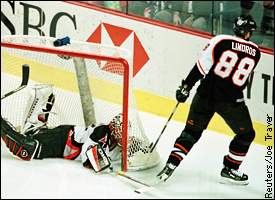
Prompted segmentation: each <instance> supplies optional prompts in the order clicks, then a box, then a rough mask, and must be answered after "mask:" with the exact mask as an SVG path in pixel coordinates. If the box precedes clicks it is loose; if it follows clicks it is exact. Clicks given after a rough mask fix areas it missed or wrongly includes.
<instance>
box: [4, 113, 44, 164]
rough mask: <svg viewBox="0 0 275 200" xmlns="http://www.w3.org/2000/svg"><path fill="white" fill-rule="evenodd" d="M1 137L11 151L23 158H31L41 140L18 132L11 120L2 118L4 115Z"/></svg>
mask: <svg viewBox="0 0 275 200" xmlns="http://www.w3.org/2000/svg"><path fill="white" fill-rule="evenodd" d="M1 138H2V139H3V141H4V142H5V143H6V146H7V147H8V148H9V150H10V152H11V153H12V154H13V155H14V156H16V157H18V158H20V159H22V160H27V161H29V160H31V159H32V158H33V157H34V155H35V153H36V151H37V149H38V147H39V142H38V141H37V140H34V139H33V138H32V137H29V136H25V135H22V134H20V133H18V132H17V131H16V130H15V129H14V128H13V126H12V125H11V124H9V122H7V121H6V120H4V119H3V118H2V116H1Z"/></svg>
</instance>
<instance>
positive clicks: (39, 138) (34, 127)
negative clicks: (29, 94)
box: [1, 84, 122, 172]
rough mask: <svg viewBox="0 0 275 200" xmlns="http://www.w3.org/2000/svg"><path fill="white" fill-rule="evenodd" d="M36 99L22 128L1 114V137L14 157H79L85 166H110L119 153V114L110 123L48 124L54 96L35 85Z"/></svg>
mask: <svg viewBox="0 0 275 200" xmlns="http://www.w3.org/2000/svg"><path fill="white" fill-rule="evenodd" d="M35 92H36V94H35V99H34V100H33V102H34V103H33V104H32V106H31V108H30V110H31V111H32V113H31V114H30V116H29V117H28V118H27V120H26V123H25V125H24V127H23V129H22V131H21V132H19V131H17V130H16V128H15V127H14V126H13V125H12V124H11V123H9V122H8V121H7V120H6V119H4V118H3V117H2V115H1V138H2V139H3V141H4V142H5V144H6V146H7V147H8V149H9V151H10V152H11V153H12V155H14V156H15V157H17V158H20V159H22V160H27V161H30V160H32V159H44V158H64V159H69V160H81V161H82V164H83V166H84V167H87V168H91V169H93V170H94V171H95V172H99V171H102V170H105V169H109V168H111V167H112V163H111V162H112V161H117V160H119V158H120V155H121V144H120V141H121V132H122V115H121V114H118V115H116V116H114V118H113V119H112V120H111V121H110V123H109V124H99V125H97V126H95V125H91V126H88V127H87V128H85V127H80V126H76V125H66V124H64V125H59V126H57V127H54V128H48V127H47V120H48V117H49V113H50V111H51V109H52V106H53V104H54V99H55V96H54V94H53V93H52V87H50V86H49V85H44V84H41V85H36V86H35Z"/></svg>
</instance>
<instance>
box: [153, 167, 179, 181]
mask: <svg viewBox="0 0 275 200" xmlns="http://www.w3.org/2000/svg"><path fill="white" fill-rule="evenodd" d="M175 169H176V166H175V165H173V164H172V163H166V165H165V167H164V168H163V169H162V171H161V172H160V173H158V175H157V177H158V178H159V179H160V180H163V181H166V180H167V179H168V178H169V177H170V176H171V175H172V173H173V172H174V170H175Z"/></svg>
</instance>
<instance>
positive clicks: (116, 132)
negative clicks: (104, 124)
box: [109, 113, 122, 149]
mask: <svg viewBox="0 0 275 200" xmlns="http://www.w3.org/2000/svg"><path fill="white" fill-rule="evenodd" d="M109 128H110V131H111V135H110V144H111V145H110V149H112V148H114V147H115V146H116V145H117V144H118V145H120V146H121V138H122V114H121V113H120V114H118V115H116V116H115V117H114V118H113V119H112V120H111V122H110V123H109Z"/></svg>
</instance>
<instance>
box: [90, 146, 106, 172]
mask: <svg viewBox="0 0 275 200" xmlns="http://www.w3.org/2000/svg"><path fill="white" fill-rule="evenodd" d="M86 156H87V157H88V159H89V161H90V163H91V166H92V167H93V169H94V171H95V172H100V171H102V170H104V169H107V168H109V167H110V166H111V162H110V160H109V158H108V156H107V155H106V153H105V151H104V150H103V148H102V147H101V146H100V145H99V144H95V145H93V146H90V147H89V148H88V150H87V151H86Z"/></svg>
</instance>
